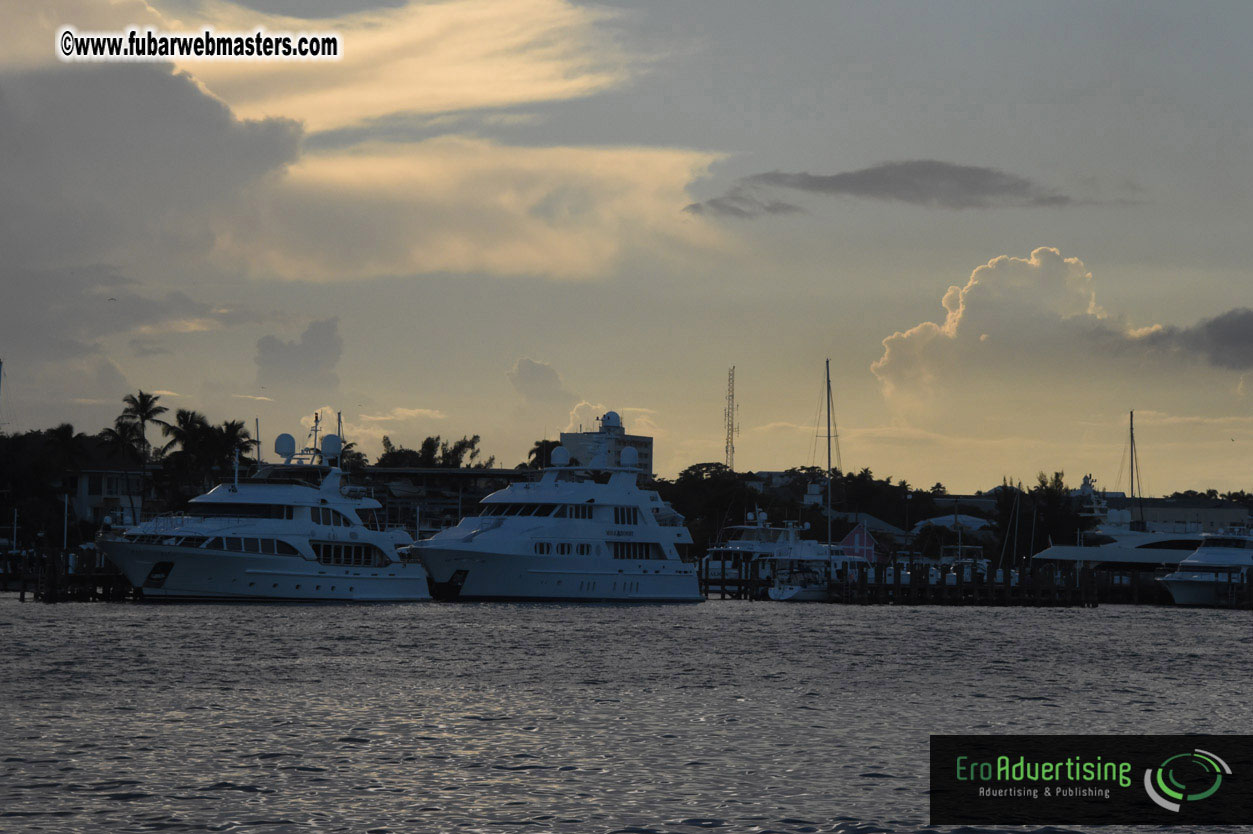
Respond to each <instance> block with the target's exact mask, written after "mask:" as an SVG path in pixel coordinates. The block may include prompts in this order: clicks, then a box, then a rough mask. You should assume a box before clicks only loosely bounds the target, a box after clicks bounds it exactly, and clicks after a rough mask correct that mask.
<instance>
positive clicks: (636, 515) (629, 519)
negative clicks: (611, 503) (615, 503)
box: [613, 507, 640, 524]
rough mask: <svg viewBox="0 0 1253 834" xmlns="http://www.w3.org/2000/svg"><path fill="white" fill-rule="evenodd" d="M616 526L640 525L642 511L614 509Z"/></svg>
mask: <svg viewBox="0 0 1253 834" xmlns="http://www.w3.org/2000/svg"><path fill="white" fill-rule="evenodd" d="M613 523H614V524H639V523H640V511H639V510H638V509H637V508H635V507H614V508H613Z"/></svg>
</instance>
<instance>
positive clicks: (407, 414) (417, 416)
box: [361, 408, 448, 423]
mask: <svg viewBox="0 0 1253 834" xmlns="http://www.w3.org/2000/svg"><path fill="white" fill-rule="evenodd" d="M447 418H448V415H447V414H445V413H444V412H442V411H439V410H438V409H434V408H393V409H392V410H391V411H389V412H387V413H386V414H362V415H361V419H362V420H365V421H366V422H369V423H391V422H398V421H401V420H445V419H447Z"/></svg>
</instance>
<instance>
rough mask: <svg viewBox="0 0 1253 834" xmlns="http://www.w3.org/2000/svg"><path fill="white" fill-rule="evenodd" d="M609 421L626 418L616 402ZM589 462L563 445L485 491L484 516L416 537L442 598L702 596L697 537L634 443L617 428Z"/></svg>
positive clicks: (417, 552) (639, 598)
mask: <svg viewBox="0 0 1253 834" xmlns="http://www.w3.org/2000/svg"><path fill="white" fill-rule="evenodd" d="M601 422H602V432H604V428H603V427H605V426H617V425H620V422H619V418H618V416H617V415H616V414H615V413H614V412H609V413H608V414H606V415H605V416H604V418H602V421H601ZM600 439H601V440H602V441H603V442H602V444H601V449H600V450H599V452H598V453H597V454H596V455H595V458H594V459H593V460H592V462H591V463H590V464H588V465H579V464H574V463H573V462H572V460H571V458H570V453H569V452H568V451H567V450H566V449H565V448H564V447H560V446H559V447H557V448H556V449H554V450H553V453H552V464H553V465H552V466H551V467H549V468H548V469H545V470H544V471H543V474H542V475H541V476H540V479H539V480H538V481H535V482H526V483H515V484H511V485H510V486H508V487H506V488H505V489H502V490H500V491H498V492H494V493H492V494H491V495H488V496H487V497H486V498H484V499H483V502H482V507H481V510H480V512H479V514H478V515H477V516H470V517H466V518H463V519H462V520H461V522H460V523H459V524H458V525H457V526H456V527H451V528H449V529H447V530H443V531H441V532H439V533H436V534H435V535H434V536H432V537H431V538H429V539H424V540H422V541H420V542H417V543H416V544H414V545H413V547H412V548H411V549H410V552H411V553H412V554H413V555H414V556H416V558H417V559H419V560H420V561H421V562H422V564H423V565H425V566H426V569H427V572H428V573H429V574H430V577H431V591H432V593H433V594H434V595H435V597H436V598H437V599H444V600H456V599H460V600H522V601H526V600H564V601H580V602H587V601H630V602H699V601H700V600H702V599H703V597H702V596H701V593H700V588H699V585H698V582H697V577H696V569H695V567H694V566H693V565H690V564H687V563H685V562H683V561H682V559H681V557H680V549H682V548H686V546H687V545H689V544H691V542H692V537H691V534H690V533H688V531H687V528H686V527H684V525H683V517H682V516H681V515H679V514H678V513H677V512H675V511H674V509H673V508H671V507H670V505H669V504H666V503H665V502H664V501H662V500H661V497H660V496H659V495H658V494H657V493H656V492H655V491H653V490H648V489H641V488H640V486H639V483H638V480H639V475H640V469H639V458H638V455H637V452H636V451H635V449H633V448H630V447H627V448H623V449H621V450H617V451H618V454H617V456H616V457H617V465H614V466H611V465H608V463H607V462H608V461H609V460H610V459H611V457H610V455H611V453H612V451H614V450H611V449H610V448H609V445H610V443H611V442H612V438H611V436H610V434H609V433H608V432H604V436H603V438H600Z"/></svg>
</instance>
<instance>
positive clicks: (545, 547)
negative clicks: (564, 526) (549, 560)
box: [535, 542, 553, 556]
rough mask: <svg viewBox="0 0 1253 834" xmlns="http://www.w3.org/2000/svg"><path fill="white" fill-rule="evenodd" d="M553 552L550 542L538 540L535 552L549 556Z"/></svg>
mask: <svg viewBox="0 0 1253 834" xmlns="http://www.w3.org/2000/svg"><path fill="white" fill-rule="evenodd" d="M552 552H553V546H552V544H550V543H549V542H536V543H535V553H536V554H537V555H539V556H547V555H548V554H549V553H552Z"/></svg>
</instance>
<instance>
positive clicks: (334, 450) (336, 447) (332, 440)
mask: <svg viewBox="0 0 1253 834" xmlns="http://www.w3.org/2000/svg"><path fill="white" fill-rule="evenodd" d="M343 447H344V444H343V442H342V441H340V439H339V435H338V434H328V435H327V436H326V437H324V438H322V457H323V458H335V459H337V460H338V459H339V453H340V451H341V450H342V449H343Z"/></svg>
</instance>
